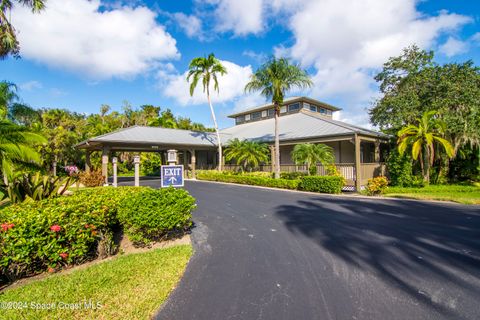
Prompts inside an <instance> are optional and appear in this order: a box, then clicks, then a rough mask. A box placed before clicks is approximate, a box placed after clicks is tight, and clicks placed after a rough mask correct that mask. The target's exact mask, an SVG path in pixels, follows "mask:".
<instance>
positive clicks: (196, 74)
mask: <svg viewBox="0 0 480 320" xmlns="http://www.w3.org/2000/svg"><path fill="white" fill-rule="evenodd" d="M188 69H189V70H188V75H187V81H188V82H190V78H193V79H192V82H191V83H190V96H193V93H194V92H195V88H196V87H197V84H198V81H199V80H200V79H201V80H202V84H203V92H206V94H207V99H208V105H209V106H210V112H211V113H212V119H213V125H214V126H215V132H216V133H217V144H218V170H219V171H222V159H223V155H222V141H221V140H220V131H219V130H218V125H217V118H216V117H215V111H214V110H213V106H212V100H211V99H210V81H212V80H213V90H214V91H217V92H218V91H219V89H218V78H217V77H218V75H221V76H223V75H224V74H226V73H227V69H226V68H225V67H224V66H223V65H222V63H221V62H220V60H218V59H217V58H215V55H214V54H213V53H210V54H209V55H208V57H203V58H202V57H198V58H194V59H193V60H192V61H190V65H189V66H188Z"/></svg>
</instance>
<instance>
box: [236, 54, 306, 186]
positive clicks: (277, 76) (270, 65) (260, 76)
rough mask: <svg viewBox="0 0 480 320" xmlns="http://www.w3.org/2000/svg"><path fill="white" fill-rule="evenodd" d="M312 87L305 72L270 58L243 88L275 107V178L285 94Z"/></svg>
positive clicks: (288, 62)
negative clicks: (270, 102) (258, 94)
mask: <svg viewBox="0 0 480 320" xmlns="http://www.w3.org/2000/svg"><path fill="white" fill-rule="evenodd" d="M312 85H313V82H312V80H311V79H310V76H309V75H308V73H307V71H305V70H303V69H301V68H300V66H299V65H297V64H292V63H290V61H289V60H288V59H286V58H278V59H277V58H275V57H272V58H270V59H269V60H268V61H267V62H265V63H264V64H263V65H262V66H261V67H260V68H258V69H257V71H255V73H254V74H253V75H252V76H251V78H250V82H248V83H247V84H246V86H245V91H246V92H254V91H260V94H261V95H262V96H264V97H265V98H267V99H272V103H273V105H274V107H275V163H274V166H275V178H277V179H278V178H280V138H279V128H278V118H279V116H280V106H281V105H282V104H283V99H284V97H285V94H286V93H287V92H288V91H290V90H291V89H293V88H298V89H304V88H308V87H311V86H312Z"/></svg>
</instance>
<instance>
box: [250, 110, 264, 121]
mask: <svg viewBox="0 0 480 320" xmlns="http://www.w3.org/2000/svg"><path fill="white" fill-rule="evenodd" d="M261 117H262V113H261V112H254V113H252V120H257V119H260V118H261Z"/></svg>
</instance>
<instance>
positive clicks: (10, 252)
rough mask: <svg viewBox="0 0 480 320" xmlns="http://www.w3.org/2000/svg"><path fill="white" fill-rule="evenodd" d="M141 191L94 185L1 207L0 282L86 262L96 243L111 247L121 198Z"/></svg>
mask: <svg viewBox="0 0 480 320" xmlns="http://www.w3.org/2000/svg"><path fill="white" fill-rule="evenodd" d="M146 189H149V188H133V187H122V188H109V187H106V188H94V189H87V190H80V191H77V192H75V193H74V194H73V195H71V196H63V197H57V198H52V199H45V200H42V201H37V202H30V203H28V202H27V203H20V204H14V205H11V206H8V207H6V208H4V209H1V210H0V226H1V229H0V283H2V282H9V281H13V280H15V279H18V278H21V277H24V276H30V275H34V274H37V273H41V272H44V271H47V270H58V269H59V268H61V267H62V266H65V265H66V264H79V263H82V262H85V261H87V260H89V259H92V258H94V257H95V256H96V253H97V247H98V245H99V243H106V244H107V245H108V246H109V248H112V247H113V240H112V239H113V231H112V229H113V228H114V227H115V226H116V225H118V219H117V209H118V207H119V203H120V201H121V200H123V199H125V198H128V197H129V196H130V195H131V194H133V193H137V192H142V191H145V190H146ZM107 253H108V254H112V253H113V251H111V252H107ZM49 268H50V269H49Z"/></svg>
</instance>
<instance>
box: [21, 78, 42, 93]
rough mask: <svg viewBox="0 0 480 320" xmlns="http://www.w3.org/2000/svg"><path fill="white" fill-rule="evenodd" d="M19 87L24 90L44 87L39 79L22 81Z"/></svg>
mask: <svg viewBox="0 0 480 320" xmlns="http://www.w3.org/2000/svg"><path fill="white" fill-rule="evenodd" d="M18 87H19V88H20V89H21V90H24V91H32V90H35V89H41V88H43V85H42V83H41V82H39V81H37V80H32V81H27V82H24V83H21V84H20V85H19V86H18Z"/></svg>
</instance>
